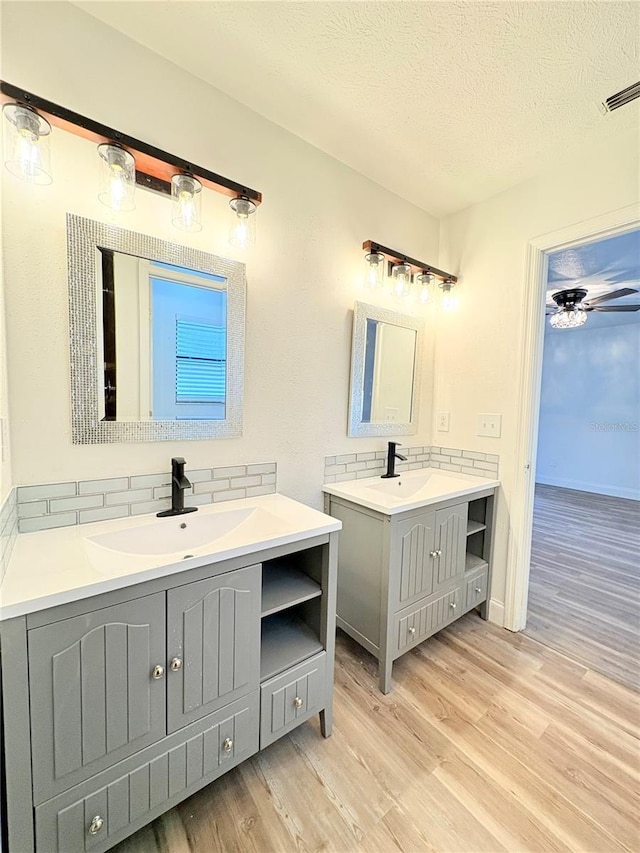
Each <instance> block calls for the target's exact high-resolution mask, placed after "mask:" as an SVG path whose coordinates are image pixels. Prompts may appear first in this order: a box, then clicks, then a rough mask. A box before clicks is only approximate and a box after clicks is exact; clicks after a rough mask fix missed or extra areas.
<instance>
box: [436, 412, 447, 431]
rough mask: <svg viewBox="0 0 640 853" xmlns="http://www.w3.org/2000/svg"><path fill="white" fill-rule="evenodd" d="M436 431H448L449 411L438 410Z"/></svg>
mask: <svg viewBox="0 0 640 853" xmlns="http://www.w3.org/2000/svg"><path fill="white" fill-rule="evenodd" d="M438 432H449V412H438Z"/></svg>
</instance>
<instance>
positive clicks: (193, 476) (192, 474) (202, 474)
mask: <svg viewBox="0 0 640 853" xmlns="http://www.w3.org/2000/svg"><path fill="white" fill-rule="evenodd" d="M184 473H185V476H186V478H187V480H190V481H191V482H192V483H202V482H203V481H204V480H211V479H212V474H211V468H197V469H196V470H195V471H185V472H184Z"/></svg>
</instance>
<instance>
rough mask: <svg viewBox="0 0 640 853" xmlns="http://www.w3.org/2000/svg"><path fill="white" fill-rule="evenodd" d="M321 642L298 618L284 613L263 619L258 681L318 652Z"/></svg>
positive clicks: (320, 649)
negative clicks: (283, 614)
mask: <svg viewBox="0 0 640 853" xmlns="http://www.w3.org/2000/svg"><path fill="white" fill-rule="evenodd" d="M322 649H323V645H322V643H321V642H320V640H319V639H318V637H317V636H316V634H315V632H314V631H313V630H312V629H311V628H310V627H309V626H308V625H307V624H306V622H303V621H302V620H301V619H299V618H297V617H296V616H293V615H292V614H290V613H287V614H286V615H285V616H282V615H278V614H276V615H275V616H267V617H265V618H264V619H263V620H262V645H261V652H260V681H266V680H267V679H269V678H272V677H273V676H274V675H277V674H278V673H279V672H283V671H284V670H285V669H288V668H289V667H290V666H295V665H296V664H298V663H301V662H302V661H303V660H306V659H307V658H309V657H311V656H312V655H315V654H317V653H318V652H321V651H322Z"/></svg>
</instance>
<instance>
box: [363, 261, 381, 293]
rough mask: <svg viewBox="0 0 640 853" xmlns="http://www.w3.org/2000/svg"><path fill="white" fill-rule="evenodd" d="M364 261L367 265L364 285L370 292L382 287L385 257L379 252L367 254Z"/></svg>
mask: <svg viewBox="0 0 640 853" xmlns="http://www.w3.org/2000/svg"><path fill="white" fill-rule="evenodd" d="M364 259H365V261H366V262H367V263H368V264H369V269H368V270H367V277H366V279H365V284H366V286H367V287H369V288H371V290H375V289H376V288H378V287H382V283H383V280H384V266H385V257H384V255H383V254H382V253H381V252H367V254H366V255H365V256H364Z"/></svg>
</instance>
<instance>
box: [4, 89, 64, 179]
mask: <svg viewBox="0 0 640 853" xmlns="http://www.w3.org/2000/svg"><path fill="white" fill-rule="evenodd" d="M2 115H3V119H4V121H3V123H4V133H3V138H4V152H3V153H4V165H5V166H6V167H7V169H8V170H9V171H10V172H11V174H12V175H15V176H16V177H17V178H20V179H21V180H23V181H26V182H27V183H29V184H40V185H41V186H44V185H46V184H50V183H51V182H52V180H53V178H52V175H51V146H50V142H51V125H50V124H49V122H48V121H47V120H46V119H44V118H42V116H40V115H38V113H37V112H36V111H35V110H33V109H31V107H29V106H26V105H25V104H17V103H9V104H5V105H4V106H3V108H2Z"/></svg>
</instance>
